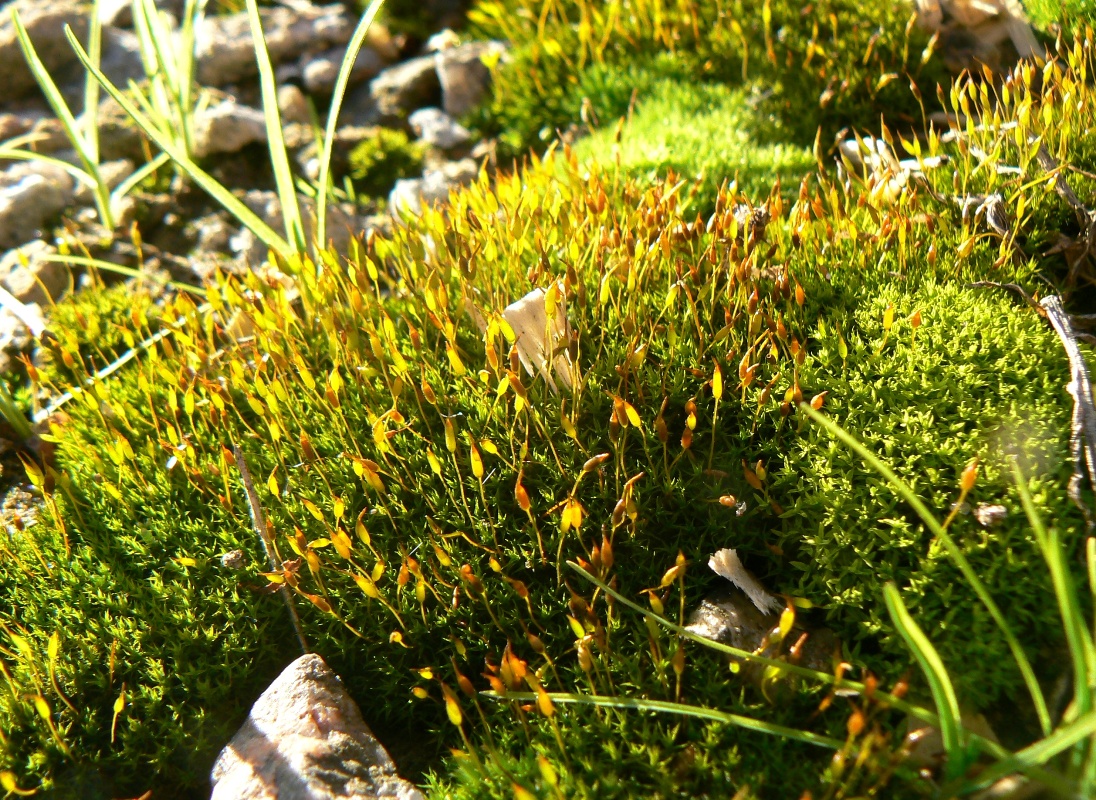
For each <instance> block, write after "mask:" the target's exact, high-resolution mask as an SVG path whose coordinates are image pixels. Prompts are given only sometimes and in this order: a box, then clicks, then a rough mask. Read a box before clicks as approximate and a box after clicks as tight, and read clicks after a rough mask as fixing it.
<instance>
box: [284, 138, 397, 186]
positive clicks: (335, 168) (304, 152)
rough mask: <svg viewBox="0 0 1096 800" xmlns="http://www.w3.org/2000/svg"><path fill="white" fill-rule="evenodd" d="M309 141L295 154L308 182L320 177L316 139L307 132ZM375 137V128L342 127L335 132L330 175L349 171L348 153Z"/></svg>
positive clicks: (318, 151)
mask: <svg viewBox="0 0 1096 800" xmlns="http://www.w3.org/2000/svg"><path fill="white" fill-rule="evenodd" d="M308 133H309V141H308V143H307V144H305V145H304V146H303V147H302V148H301V149H300V150H299V151H298V152H297V154H296V160H297V164H298V165H299V166H300V168H301V170H302V171H303V172H304V174H305V175H306V176H307V177H308V178H309V179H310V180H316V179H318V178H319V176H320V159H319V155H320V148H319V145H318V144H317V143H316V138H315V136H314V135H312V133H311V130H309V132H308ZM376 135H377V128H376V127H372V126H371V127H359V126H356V125H344V126H343V127H341V128H339V129H337V130H336V131H335V140H334V141H333V142H332V143H331V174H333V175H341V174H344V173H346V172H347V171H348V170H349V169H350V153H351V152H352V151H353V149H354V148H355V147H356V146H357V145H358V144H359V143H360V142H362V141H363V140H365V139H370V138H373V137H375V136H376Z"/></svg>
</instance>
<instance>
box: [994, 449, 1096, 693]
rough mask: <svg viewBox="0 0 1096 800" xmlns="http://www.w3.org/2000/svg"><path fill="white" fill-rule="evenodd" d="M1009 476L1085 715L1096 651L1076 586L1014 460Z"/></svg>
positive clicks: (1095, 669) (1095, 676)
mask: <svg viewBox="0 0 1096 800" xmlns="http://www.w3.org/2000/svg"><path fill="white" fill-rule="evenodd" d="M1010 461H1011V463H1010V466H1011V467H1012V477H1013V480H1015V481H1016V489H1017V491H1019V493H1020V502H1021V504H1022V505H1023V507H1024V513H1025V514H1026V515H1027V518H1028V522H1029V523H1030V524H1031V528H1032V530H1033V531H1034V532H1035V538H1036V540H1037V541H1038V542H1039V545H1040V547H1041V548H1042V550H1043V557H1044V558H1045V559H1046V562H1047V567H1049V568H1050V577H1051V582H1052V583H1053V584H1054V596H1055V598H1056V599H1057V600H1058V611H1059V612H1060V613H1061V615H1062V625H1063V627H1064V628H1065V632H1066V643H1067V644H1068V645H1069V653H1070V658H1071V660H1072V662H1073V676H1074V681H1073V683H1074V693H1075V694H1074V703H1075V704H1076V707H1077V713H1078V714H1087V713H1088V712H1089V711H1091V710H1092V688H1093V682H1094V681H1096V650H1094V649H1093V641H1092V636H1091V634H1090V633H1089V632H1088V629H1087V628H1086V627H1085V619H1084V614H1083V613H1082V611H1081V602H1080V599H1079V598H1078V596H1077V587H1076V586H1075V585H1074V583H1073V575H1072V574H1071V573H1070V571H1069V566H1068V565H1067V564H1066V559H1065V555H1064V554H1063V553H1062V545H1061V542H1060V541H1059V540H1058V535H1057V533H1050V532H1048V531H1047V529H1046V526H1045V525H1043V520H1042V518H1041V517H1040V516H1039V512H1038V511H1037V510H1036V509H1035V502H1034V501H1033V500H1032V499H1031V491H1030V490H1029V489H1028V486H1027V480H1026V479H1025V477H1024V473H1023V471H1022V470H1021V469H1020V465H1019V463H1018V462H1017V461H1016V459H1011V460H1010Z"/></svg>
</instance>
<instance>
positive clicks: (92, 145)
mask: <svg viewBox="0 0 1096 800" xmlns="http://www.w3.org/2000/svg"><path fill="white" fill-rule="evenodd" d="M99 5H100V3H99V0H95V2H93V3H92V4H91V12H90V17H89V19H88V55H89V56H91V60H92V61H93V62H94V63H95V64H100V63H102V56H103V19H102V15H101V14H100V10H99ZM84 126H85V127H84V140H85V141H86V142H87V146H88V157H89V158H90V159H91V160H92V161H93V162H95V163H96V164H98V163H99V82H98V81H97V80H95V78H93V77H92V75H91V73H90V72H89V73H88V74H87V75H85V76H84Z"/></svg>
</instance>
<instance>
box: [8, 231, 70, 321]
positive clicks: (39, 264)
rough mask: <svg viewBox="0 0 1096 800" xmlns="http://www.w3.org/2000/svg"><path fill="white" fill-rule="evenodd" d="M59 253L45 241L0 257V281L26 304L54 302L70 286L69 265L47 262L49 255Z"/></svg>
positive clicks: (41, 304) (37, 241)
mask: <svg viewBox="0 0 1096 800" xmlns="http://www.w3.org/2000/svg"><path fill="white" fill-rule="evenodd" d="M56 254H57V249H56V248H55V247H53V245H49V244H46V243H45V242H43V241H41V240H34V241H31V242H28V243H27V244H25V245H23V246H22V247H19V248H17V249H15V250H10V251H9V252H7V253H5V254H4V256H3V258H0V281H2V282H3V284H4V288H5V289H7V290H8V291H9V292H11V293H12V295H14V296H15V299H17V300H19V301H20V302H22V303H37V304H38V305H40V306H45V305H47V304H49V303H52V302H53V301H54V300H57V299H59V298H60V297H61V295H62V294H64V291H65V289H67V288H68V284H69V275H68V269H67V268H66V267H65V265H64V264H60V263H58V262H56V261H47V260H45V257H46V256H51V255H56ZM24 261H25V262H26V263H25V264H24V263H23V262H24Z"/></svg>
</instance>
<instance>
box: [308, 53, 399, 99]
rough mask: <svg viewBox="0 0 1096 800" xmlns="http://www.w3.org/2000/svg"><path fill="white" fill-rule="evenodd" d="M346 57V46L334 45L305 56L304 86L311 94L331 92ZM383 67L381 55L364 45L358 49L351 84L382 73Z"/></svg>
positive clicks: (351, 74)
mask: <svg viewBox="0 0 1096 800" xmlns="http://www.w3.org/2000/svg"><path fill="white" fill-rule="evenodd" d="M345 57H346V48H345V47H333V48H331V49H329V50H325V51H323V52H322V53H316V54H314V55H311V56H305V57H303V58H302V59H301V65H300V70H301V80H302V81H303V83H304V88H305V89H306V90H307V91H308V92H309V93H310V94H330V93H331V92H332V91H333V90H334V88H335V82H336V80H338V77H339V69H340V68H341V67H342V62H343V58H345ZM382 69H384V61H383V60H382V59H381V57H380V55H378V54H377V52H376V51H374V50H373V49H372V48H370V47H363V48H362V49H361V50H359V51H358V57H357V58H356V59H354V66H353V68H352V69H351V70H350V84H349V85H351V86H353V85H354V84H356V83H360V82H361V81H364V80H368V79H369V78H372V77H374V76H376V75H377V74H378V73H380V71H381V70H382Z"/></svg>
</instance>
